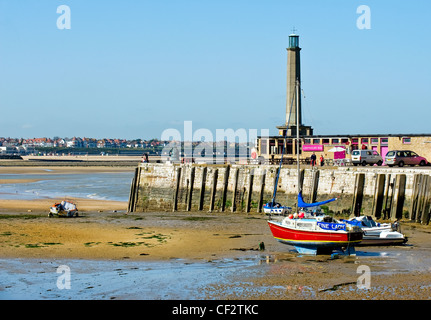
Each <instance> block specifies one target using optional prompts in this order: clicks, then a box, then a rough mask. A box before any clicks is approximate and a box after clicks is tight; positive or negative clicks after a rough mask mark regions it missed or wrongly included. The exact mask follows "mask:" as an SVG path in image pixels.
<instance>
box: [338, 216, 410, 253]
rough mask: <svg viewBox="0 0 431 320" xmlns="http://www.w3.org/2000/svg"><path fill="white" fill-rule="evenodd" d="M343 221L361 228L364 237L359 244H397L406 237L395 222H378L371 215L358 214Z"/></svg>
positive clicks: (402, 241) (401, 242) (404, 241)
mask: <svg viewBox="0 0 431 320" xmlns="http://www.w3.org/2000/svg"><path fill="white" fill-rule="evenodd" d="M343 221H345V222H346V223H348V224H351V225H353V226H357V227H359V228H361V229H362V231H363V232H364V237H363V239H362V242H361V243H360V245H361V246H372V245H398V244H403V243H406V242H407V237H406V236H405V235H404V234H403V233H401V232H400V231H401V230H400V226H399V224H398V223H397V222H395V223H378V222H376V221H374V220H373V218H372V217H371V216H359V217H354V218H351V219H349V220H343Z"/></svg>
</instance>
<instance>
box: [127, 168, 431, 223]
mask: <svg viewBox="0 0 431 320" xmlns="http://www.w3.org/2000/svg"><path fill="white" fill-rule="evenodd" d="M278 169H279V167H278V166H276V165H197V164H181V165H179V164H176V165H173V164H149V163H143V164H140V165H139V167H138V168H137V169H136V179H135V180H134V181H133V182H132V188H131V195H130V201H129V211H134V212H144V211H176V210H178V211H197V210H203V211H214V212H217V211H218V212H219V211H232V212H261V209H262V206H263V204H264V203H266V202H267V201H269V200H271V199H272V194H273V190H274V183H275V180H276V173H277V171H278ZM430 174H431V169H428V168H426V169H424V168H420V169H419V168H390V169H389V168H385V167H381V168H380V167H364V168H363V167H333V168H332V167H326V168H324V169H320V170H311V169H309V168H307V169H303V170H301V175H302V178H301V179H300V183H302V190H303V195H304V200H305V201H307V202H311V201H312V197H313V194H316V196H315V200H316V201H322V200H325V199H328V198H333V197H337V198H338V200H337V201H335V202H332V203H330V204H328V207H329V209H331V210H333V211H334V212H343V211H349V210H350V211H351V210H353V209H354V207H357V208H358V210H360V213H362V214H373V215H374V214H375V212H373V210H374V209H375V207H376V201H377V200H376V199H377V195H378V193H380V194H379V196H380V197H383V198H382V199H381V200H379V201H380V202H381V203H380V205H382V202H383V205H382V206H383V209H385V208H386V207H387V206H388V203H389V206H390V205H391V203H392V202H394V195H395V196H396V197H399V195H398V193H399V192H398V191H397V190H398V189H397V190H395V189H396V188H397V183H398V182H397V181H398V180H397V178H398V177H402V178H403V179H402V180H401V183H402V185H401V187H400V188H401V189H402V190H401V189H400V190H401V192H400V194H401V195H400V196H401V197H402V199H401V200H402V201H401V200H399V201H398V203H401V208H398V210H401V211H400V212H401V214H402V213H403V212H404V213H406V212H407V211H409V212H410V211H411V207H412V202H411V199H412V196H413V194H414V192H415V181H416V180H415V179H417V177H418V175H421V176H422V175H424V176H429V175H430ZM398 184H399V183H398ZM380 185H381V186H380ZM297 187H298V175H297V170H296V168H287V167H283V168H282V169H281V173H280V176H279V180H278V188H277V199H276V200H277V202H280V203H282V204H284V205H288V206H292V207H294V206H295V204H296V196H297ZM416 189H417V187H416ZM355 201H356V203H355ZM395 202H397V201H395ZM377 207H378V205H377ZM379 210H380V209H379ZM388 210H390V208H389V209H388ZM380 214H381V213H380V212H379V213H377V216H379V215H380ZM396 215H397V216H398V217H399V215H400V213H399V212H398V213H396ZM382 217H383V214H382ZM386 217H391V214H390V212H389V211H388V212H387V215H386ZM394 217H395V216H394V215H392V218H394Z"/></svg>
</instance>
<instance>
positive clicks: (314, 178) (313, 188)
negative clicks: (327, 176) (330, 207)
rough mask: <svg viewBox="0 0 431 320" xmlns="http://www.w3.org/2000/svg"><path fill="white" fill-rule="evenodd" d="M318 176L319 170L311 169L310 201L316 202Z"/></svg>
mask: <svg viewBox="0 0 431 320" xmlns="http://www.w3.org/2000/svg"><path fill="white" fill-rule="evenodd" d="M319 177H320V171H319V170H318V169H317V170H312V171H311V191H310V192H311V195H310V199H311V201H310V202H311V203H314V202H316V199H317V189H318V187H319Z"/></svg>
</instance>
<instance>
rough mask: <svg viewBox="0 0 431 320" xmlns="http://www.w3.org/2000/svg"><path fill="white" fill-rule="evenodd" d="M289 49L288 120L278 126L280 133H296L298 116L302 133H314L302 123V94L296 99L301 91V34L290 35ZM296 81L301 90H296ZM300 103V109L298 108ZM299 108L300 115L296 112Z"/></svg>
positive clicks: (284, 134) (288, 134)
mask: <svg viewBox="0 0 431 320" xmlns="http://www.w3.org/2000/svg"><path fill="white" fill-rule="evenodd" d="M286 50H287V83H286V84H287V88H286V121H285V124H284V125H281V126H278V127H277V129H279V131H280V135H283V136H292V135H295V134H296V121H297V119H296V117H297V116H298V119H299V133H300V135H306V136H309V135H313V129H312V128H311V127H310V126H304V125H303V123H302V103H301V100H302V99H301V94H299V96H298V97H297V99H296V94H297V92H300V93H301V90H300V88H301V48H300V47H299V35H297V34H295V33H292V34H291V35H289V47H288V48H287V49H286ZM296 83H298V84H299V86H300V88H299V90H296V87H295V86H296ZM296 102H297V103H298V109H297V108H296ZM297 110H298V115H297V114H296V112H297Z"/></svg>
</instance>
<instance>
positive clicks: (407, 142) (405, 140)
mask: <svg viewBox="0 0 431 320" xmlns="http://www.w3.org/2000/svg"><path fill="white" fill-rule="evenodd" d="M411 142H412V139H411V138H403V144H410V143H411Z"/></svg>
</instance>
